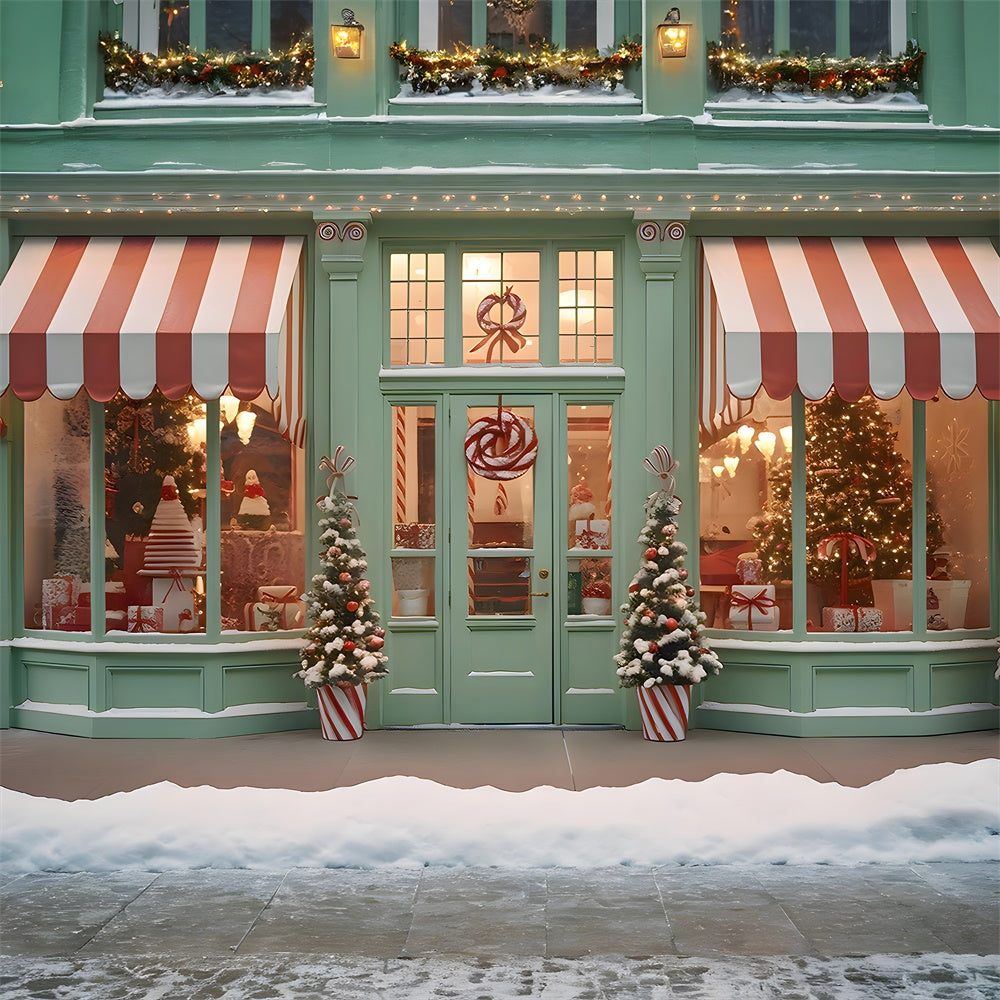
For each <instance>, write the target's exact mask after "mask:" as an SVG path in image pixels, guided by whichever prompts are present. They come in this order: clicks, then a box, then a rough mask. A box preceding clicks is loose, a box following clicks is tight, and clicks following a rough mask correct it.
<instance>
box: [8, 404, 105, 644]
mask: <svg viewBox="0 0 1000 1000" xmlns="http://www.w3.org/2000/svg"><path fill="white" fill-rule="evenodd" d="M24 454H25V462H24V624H25V627H26V628H45V629H57V630H59V631H64V632H88V631H90V594H89V589H90V409H89V404H88V401H87V398H86V396H84V395H83V394H82V393H81V394H80V395H78V396H76V397H75V398H74V399H70V400H65V401H63V400H60V399H54V398H53V397H52V396H50V395H49V394H48V393H45V394H44V395H43V396H41V397H40V398H39V399H37V400H34V401H33V402H30V403H25V404H24ZM84 588H86V589H84Z"/></svg>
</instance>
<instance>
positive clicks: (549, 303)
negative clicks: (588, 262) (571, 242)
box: [538, 243, 559, 366]
mask: <svg viewBox="0 0 1000 1000" xmlns="http://www.w3.org/2000/svg"><path fill="white" fill-rule="evenodd" d="M541 251H542V253H541V260H540V261H539V269H538V278H539V295H538V308H539V311H540V313H541V315H540V316H539V317H538V360H539V361H540V362H541V363H542V364H543V365H546V366H549V365H557V364H559V268H558V263H557V260H558V257H557V252H556V248H555V247H554V246H553V245H552V244H551V243H547V244H545V246H543V247H542V248H541Z"/></svg>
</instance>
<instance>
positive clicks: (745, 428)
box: [736, 424, 753, 455]
mask: <svg viewBox="0 0 1000 1000" xmlns="http://www.w3.org/2000/svg"><path fill="white" fill-rule="evenodd" d="M736 436H737V437H738V438H739V439H740V451H741V452H742V453H743V454H744V455H745V454H746V453H747V451H748V450H749V448H750V442H751V441H752V440H753V428H752V427H751V426H750V425H749V424H740V426H739V428H738V429H737V431H736Z"/></svg>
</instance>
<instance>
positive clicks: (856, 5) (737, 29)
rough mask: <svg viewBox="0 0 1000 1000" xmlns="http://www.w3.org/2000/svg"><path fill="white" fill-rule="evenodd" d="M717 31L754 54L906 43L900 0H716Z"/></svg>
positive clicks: (870, 52)
mask: <svg viewBox="0 0 1000 1000" xmlns="http://www.w3.org/2000/svg"><path fill="white" fill-rule="evenodd" d="M721 9H722V34H723V38H724V39H725V40H726V41H727V42H729V43H730V44H737V45H745V46H746V47H747V50H748V51H749V52H751V53H753V54H754V55H757V56H762V55H765V54H766V53H768V52H801V53H803V54H804V55H813V56H818V55H822V54H823V53H826V54H827V55H831V56H833V55H837V56H849V55H850V56H876V55H878V54H879V53H880V52H889V53H892V52H899V51H901V50H902V49H903V48H904V46H905V45H906V7H905V4H904V3H903V2H902V0H721Z"/></svg>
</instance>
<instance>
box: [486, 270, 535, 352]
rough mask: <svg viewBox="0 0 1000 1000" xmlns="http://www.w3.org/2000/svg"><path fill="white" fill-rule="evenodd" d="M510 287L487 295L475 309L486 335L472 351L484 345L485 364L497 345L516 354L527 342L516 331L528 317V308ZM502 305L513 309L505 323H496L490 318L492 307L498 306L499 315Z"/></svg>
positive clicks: (501, 313)
mask: <svg viewBox="0 0 1000 1000" xmlns="http://www.w3.org/2000/svg"><path fill="white" fill-rule="evenodd" d="M511 288H512V286H510V285H508V286H507V288H506V289H505V290H504V293H503V295H496V294H491V295H487V296H486V298H484V299H483V301H482V302H480V303H479V308H478V309H477V310H476V322H477V323H478V324H479V328H480V329H481V330H482V331H483V333H485V334H486V336H485V337H483V339H482V340H481V341H479V343H478V344H476V345H475V346H474V347H473V348H472V351H473V352H475V351H478V350H479V349H480V348H481V347H485V348H486V363H487V364H489V363H490V362H491V361H492V360H493V352H494V350H496V348H497V347H498V346H503V347H506V348H508V349H509V350H510V351H511V353H513V354H516V353H517V352H518V351H519V350H520V349H521V348H522V347H524V345H525V344H526V343H527V342H528V341H527V340H526V339H525V338H524V337H522V336H521V334H520V333H518V331H519V330H520V329H521V327H522V326H523V325H524V321H525V319H527V317H528V310H527V309H526V308H525V305H524V302H523V301H522V300H521V297H520V296H519V295H515V294H514V292H513V291H512V290H511ZM504 305H508V306H510V308H511V309H512V310H513V315H512V316H511V318H510V319H509V320H507V322H506V323H497V322H496V321H495V320H492V319H490V313H491V312H492V311H493V307H494V306H500V315H501V316H502V315H503V307H504Z"/></svg>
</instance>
